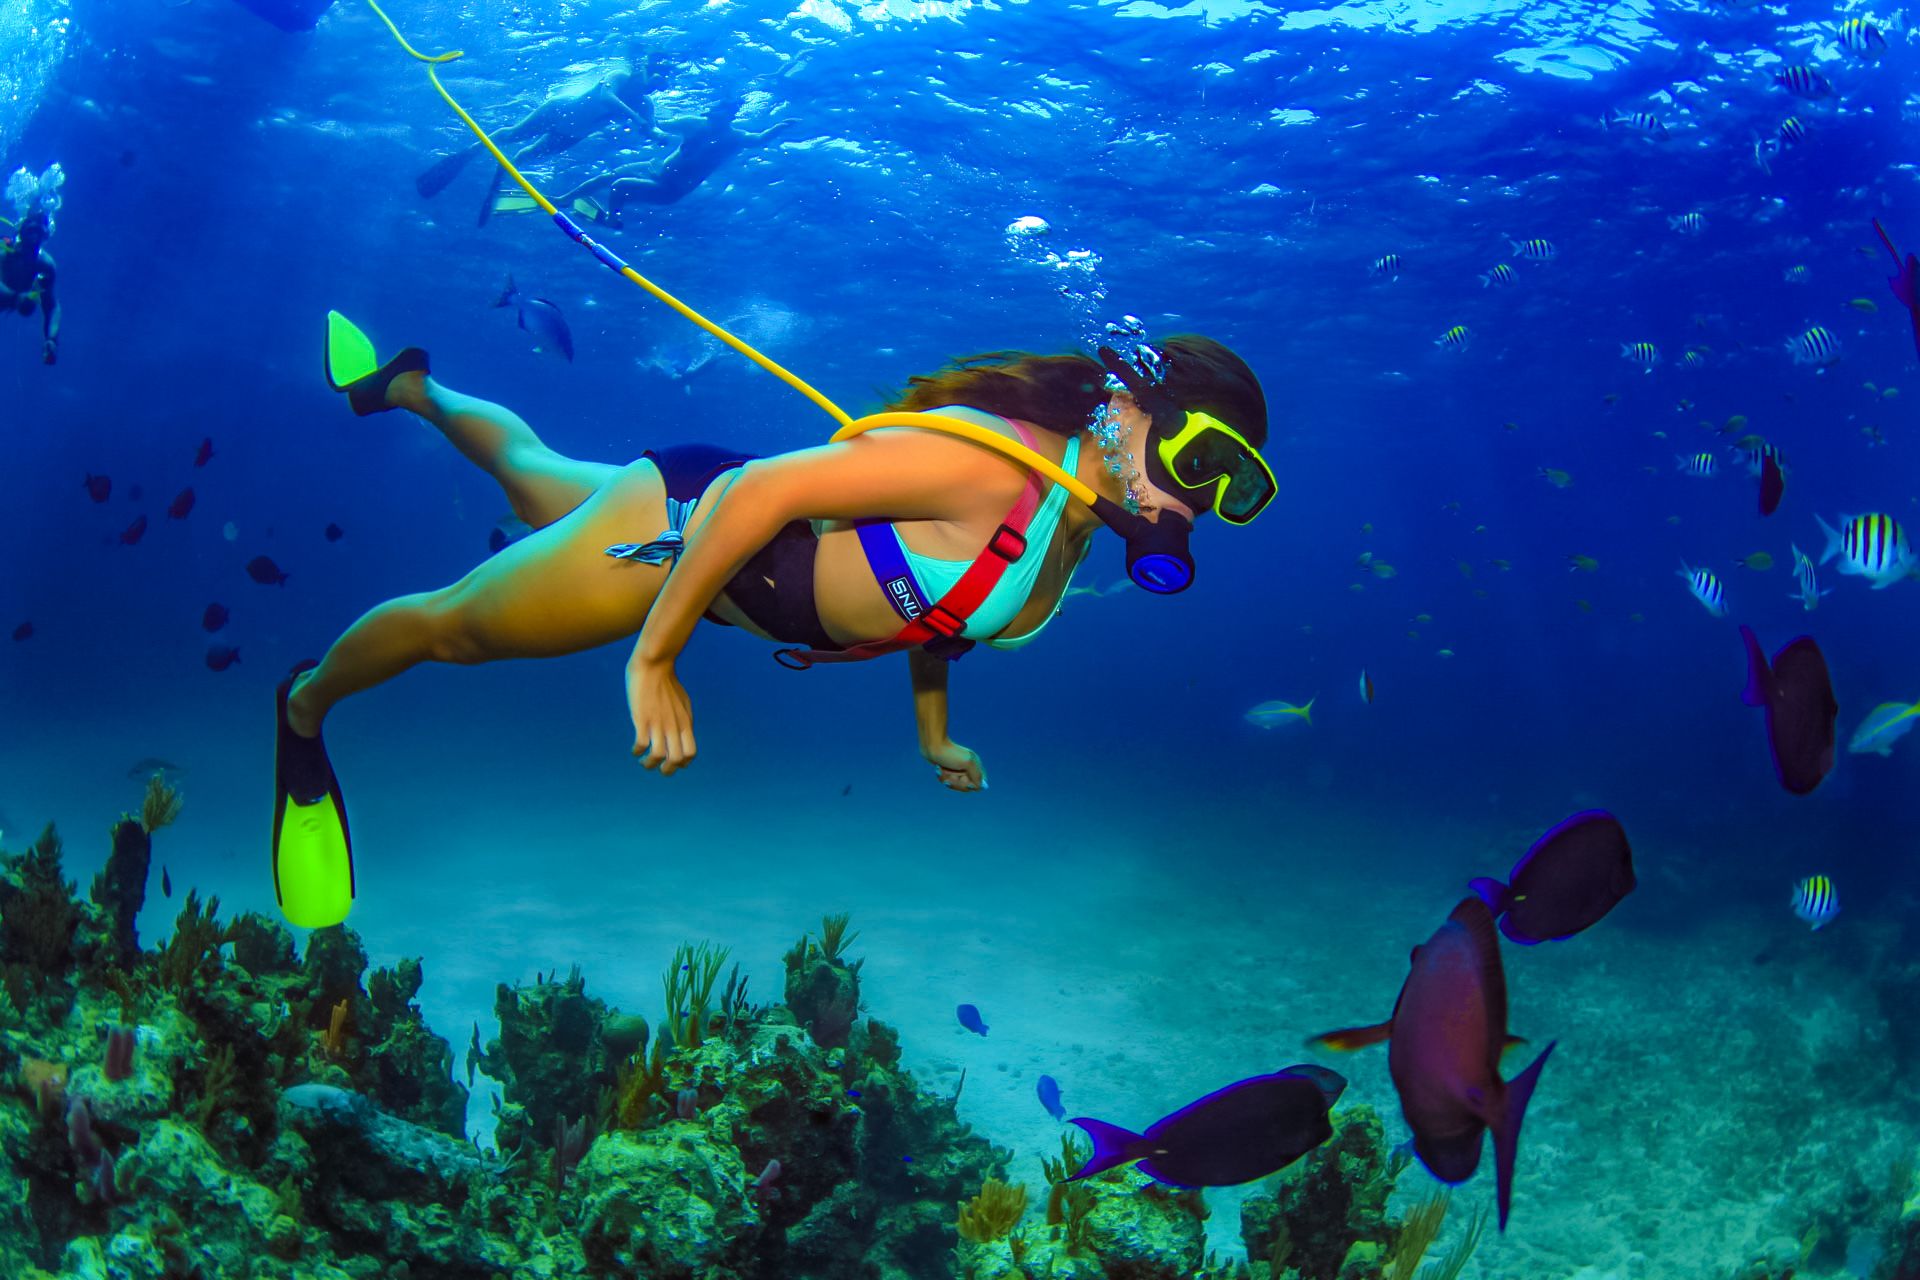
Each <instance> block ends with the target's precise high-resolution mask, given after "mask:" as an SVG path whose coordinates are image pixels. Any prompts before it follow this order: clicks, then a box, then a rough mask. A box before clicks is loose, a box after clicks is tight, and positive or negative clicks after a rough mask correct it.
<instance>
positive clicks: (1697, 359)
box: [1680, 351, 1707, 369]
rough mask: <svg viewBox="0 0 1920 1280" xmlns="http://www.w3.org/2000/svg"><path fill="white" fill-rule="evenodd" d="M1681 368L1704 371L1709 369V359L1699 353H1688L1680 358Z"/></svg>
mask: <svg viewBox="0 0 1920 1280" xmlns="http://www.w3.org/2000/svg"><path fill="white" fill-rule="evenodd" d="M1680 367H1681V368H1683V369H1704V368H1706V367H1707V358H1706V357H1705V356H1703V355H1701V354H1700V353H1699V352H1698V351H1687V352H1685V353H1683V354H1682V355H1681V357H1680Z"/></svg>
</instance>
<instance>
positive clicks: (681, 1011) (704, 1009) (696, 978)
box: [661, 942, 728, 1049]
mask: <svg viewBox="0 0 1920 1280" xmlns="http://www.w3.org/2000/svg"><path fill="white" fill-rule="evenodd" d="M727 954H728V952H727V948H725V947H716V946H714V945H713V944H712V943H711V942H702V943H698V944H695V943H691V942H683V943H681V944H680V945H679V947H677V948H675V950H674V953H673V963H672V964H670V965H668V966H667V972H666V976H665V978H663V979H662V980H661V986H662V988H663V989H664V991H665V994H666V998H667V1034H668V1035H669V1036H670V1037H672V1040H673V1043H674V1045H675V1046H677V1047H679V1048H683V1049H695V1048H698V1047H699V1045H700V1041H701V1039H702V1038H703V1037H704V1036H705V1034H706V1031H707V1019H708V1016H709V1011H710V1010H711V1008H712V1003H713V984H714V982H715V980H716V979H718V978H719V976H720V966H721V965H723V964H725V963H726V962H727Z"/></svg>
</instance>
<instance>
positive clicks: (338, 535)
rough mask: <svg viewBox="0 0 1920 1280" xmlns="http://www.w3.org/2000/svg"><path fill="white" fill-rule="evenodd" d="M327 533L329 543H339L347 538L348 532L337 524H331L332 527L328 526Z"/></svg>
mask: <svg viewBox="0 0 1920 1280" xmlns="http://www.w3.org/2000/svg"><path fill="white" fill-rule="evenodd" d="M326 532H327V541H328V542H338V541H340V539H342V538H344V537H346V536H347V531H346V530H345V529H342V528H341V527H340V526H339V525H337V524H330V525H328V526H327V531H326Z"/></svg>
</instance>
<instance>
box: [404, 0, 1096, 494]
mask: <svg viewBox="0 0 1920 1280" xmlns="http://www.w3.org/2000/svg"><path fill="white" fill-rule="evenodd" d="M367 7H368V8H370V9H372V10H373V12H374V14H375V15H376V16H377V17H378V18H379V19H380V21H382V22H384V23H385V24H386V26H387V30H388V31H390V32H392V33H393V38H394V40H395V41H396V42H397V43H398V44H399V45H400V47H401V48H402V49H404V50H405V51H406V52H407V55H408V56H409V57H412V58H415V59H417V60H419V61H421V62H424V63H426V64H427V79H429V80H431V81H432V82H433V87H434V89H435V90H436V91H437V92H438V93H439V94H440V96H441V97H442V98H443V99H445V100H446V104H447V105H448V106H449V107H452V108H453V112H454V114H455V115H457V116H459V117H460V121H461V123H462V124H464V125H466V126H467V128H468V129H470V130H472V132H473V136H474V137H476V138H478V139H479V140H480V145H481V146H483V147H485V148H486V149H487V151H488V153H489V154H491V155H492V156H493V159H494V163H496V164H498V165H499V166H500V167H501V169H503V170H504V171H505V172H506V175H507V176H508V177H509V178H512V179H513V180H514V182H516V183H517V184H519V187H520V189H521V190H522V191H524V192H526V193H527V195H528V197H529V198H530V199H532V201H533V202H534V203H535V204H537V205H539V206H540V209H541V212H543V213H545V214H547V216H549V217H551V218H552V219H553V221H554V225H556V226H558V227H559V228H560V230H562V231H564V232H565V233H566V234H567V238H568V239H570V240H572V241H573V242H574V243H575V244H578V245H579V246H581V247H582V248H583V249H585V250H586V251H587V252H589V253H591V254H592V255H593V256H594V257H595V258H597V259H599V261H600V263H601V265H602V266H604V267H606V268H607V269H608V270H609V271H612V272H613V273H614V274H616V275H619V276H623V277H625V278H626V279H628V280H631V281H632V282H633V283H634V284H637V285H639V286H640V287H641V288H642V289H645V290H646V291H647V292H648V293H650V294H652V295H653V296H654V297H655V298H657V299H659V300H660V301H661V302H663V303H665V304H666V305H667V306H668V307H670V308H672V309H673V310H674V311H675V312H677V313H679V314H680V315H681V316H682V317H683V318H685V319H687V320H689V321H691V322H692V323H693V324H695V325H697V326H698V327H699V328H701V329H703V330H705V331H706V332H708V333H710V334H712V335H713V336H714V337H715V338H718V339H719V340H720V341H721V342H724V343H726V344H727V346H729V347H732V348H733V349H734V350H735V351H738V352H739V353H740V354H741V355H743V356H745V357H746V358H747V359H749V360H751V361H753V362H754V363H755V364H757V365H759V366H760V367H761V368H762V369H765V370H766V371H767V372H768V373H771V374H772V375H773V376H774V377H776V378H778V379H780V380H781V381H782V382H784V383H786V384H787V385H788V386H790V387H792V388H793V389H794V390H795V391H798V392H799V393H800V394H801V395H803V396H805V397H806V398H807V399H809V400H811V401H813V403H814V404H816V405H818V406H819V407H820V409H821V410H822V411H824V412H825V413H826V414H827V415H828V416H829V417H831V418H832V419H833V420H834V421H835V422H837V423H838V424H840V429H839V430H838V431H835V432H834V433H833V436H832V440H833V441H834V442H835V443H838V442H840V441H842V440H851V439H852V438H853V437H854V436H857V435H859V434H861V433H862V432H866V431H871V430H873V429H875V428H876V427H925V428H930V429H932V430H935V431H940V432H944V433H945V434H947V435H952V436H959V437H961V438H962V439H965V440H970V441H972V442H973V443H975V444H978V445H981V446H982V447H984V448H987V449H991V450H993V451H994V452H995V453H998V454H1001V455H1002V456H1004V457H1006V458H1008V459H1010V460H1011V461H1013V462H1014V463H1016V464H1018V465H1019V466H1022V467H1026V468H1030V469H1032V470H1034V471H1038V472H1040V473H1041V474H1042V475H1044V476H1046V477H1047V478H1048V479H1049V480H1052V481H1053V482H1054V483H1055V484H1058V485H1062V486H1064V487H1065V488H1066V490H1067V492H1068V493H1070V494H1072V495H1073V496H1074V497H1075V498H1077V499H1078V500H1079V501H1081V502H1083V503H1085V504H1087V505H1088V506H1092V505H1093V504H1094V502H1095V500H1097V499H1098V497H1099V495H1098V494H1097V493H1095V492H1094V491H1093V489H1092V488H1091V487H1089V486H1088V485H1087V484H1085V483H1084V482H1083V481H1081V480H1080V479H1078V478H1077V477H1075V476H1074V475H1072V474H1070V473H1069V472H1067V471H1065V470H1063V469H1061V467H1060V466H1059V465H1058V464H1057V463H1054V462H1052V461H1050V460H1048V459H1047V458H1044V457H1042V456H1041V455H1040V454H1038V453H1035V452H1034V451H1033V450H1031V449H1028V448H1027V447H1026V446H1025V445H1023V444H1021V443H1020V442H1019V441H1017V440H1009V439H1008V438H1007V437H1005V436H1003V435H1000V434H999V433H998V432H995V431H992V430H989V429H988V428H986V427H983V426H981V425H979V424H978V423H974V422H967V421H964V420H963V419H960V418H949V417H947V416H946V415H944V414H938V413H906V412H888V413H875V414H869V415H868V416H866V417H864V418H861V419H859V420H858V421H855V420H854V418H853V416H852V415H851V414H849V413H847V412H846V411H845V410H844V409H842V408H841V407H840V406H839V405H837V404H835V403H834V402H833V401H831V400H829V399H827V397H826V396H825V395H823V394H822V393H821V392H819V391H817V390H815V389H814V387H813V386H812V384H810V383H808V382H807V381H806V379H804V378H802V377H801V376H800V375H799V374H797V373H794V372H793V371H792V370H790V369H788V368H786V367H785V366H784V365H782V364H780V363H779V362H778V361H775V360H773V359H771V358H770V357H768V356H765V355H763V354H761V353H760V352H759V351H757V350H755V349H754V348H753V347H752V346H751V345H749V344H748V343H747V342H745V341H744V340H742V339H740V338H737V337H735V336H734V335H733V334H732V333H730V332H728V331H727V330H726V329H725V328H723V327H721V326H720V325H717V324H715V323H714V322H713V321H711V320H709V319H707V318H706V317H705V316H703V315H701V314H700V313H699V312H698V311H695V310H694V309H693V308H692V307H690V306H688V305H687V304H686V303H684V302H682V301H680V299H678V298H676V297H674V296H673V295H672V294H670V293H668V292H667V291H666V290H665V289H662V288H661V287H660V286H659V285H657V284H655V283H654V282H653V281H651V280H649V279H647V278H646V277H645V276H643V275H641V274H640V273H639V272H638V271H635V270H634V269H633V267H632V266H630V265H629V264H628V263H627V262H626V261H624V260H623V259H622V258H621V257H620V256H619V255H618V254H616V253H614V252H613V251H612V250H611V249H609V248H607V247H606V246H605V245H603V244H601V243H600V242H599V241H598V240H595V239H594V238H593V237H592V236H591V235H589V234H588V233H587V232H586V230H585V229H584V228H582V227H581V226H580V224H579V223H577V222H575V221H574V220H573V219H572V218H571V217H569V216H568V215H567V214H564V213H562V212H561V211H560V210H558V209H556V208H554V207H553V202H552V201H551V200H549V199H547V197H546V196H545V195H543V194H542V193H541V191H540V189H539V188H538V187H536V186H534V185H533V183H532V182H530V181H528V180H527V177H526V175H525V174H523V173H521V172H520V170H519V169H517V168H515V167H514V164H513V161H511V160H509V159H508V158H507V156H506V153H505V152H503V151H501V150H500V148H499V147H498V146H496V145H495V144H494V141H493V139H492V138H490V137H488V136H487V131H486V130H485V129H482V128H481V127H480V125H479V123H478V122H477V121H475V120H474V118H473V117H472V116H470V115H468V114H467V111H466V108H465V107H462V106H461V105H460V104H459V103H458V102H456V101H455V100H454V97H453V95H452V94H451V93H448V92H447V86H446V85H444V84H442V83H440V71H439V66H440V64H441V63H444V62H452V61H454V60H455V59H457V58H462V57H465V56H466V55H465V54H464V53H463V52H462V51H460V50H458V49H455V50H454V51H452V52H451V53H439V54H426V53H421V52H420V51H419V50H418V49H416V48H414V47H413V46H412V45H411V44H409V43H407V38H406V37H405V36H403V35H401V34H400V28H399V27H397V26H395V25H394V23H393V19H392V18H389V17H388V16H387V15H386V11H385V10H383V9H382V8H381V7H380V5H379V4H378V2H377V0H367Z"/></svg>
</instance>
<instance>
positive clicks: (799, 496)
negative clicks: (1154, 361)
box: [627, 430, 1007, 773]
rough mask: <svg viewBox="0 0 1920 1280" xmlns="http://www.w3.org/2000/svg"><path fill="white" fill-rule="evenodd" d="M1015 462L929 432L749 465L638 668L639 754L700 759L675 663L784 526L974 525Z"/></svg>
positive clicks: (631, 693) (691, 549)
mask: <svg viewBox="0 0 1920 1280" xmlns="http://www.w3.org/2000/svg"><path fill="white" fill-rule="evenodd" d="M1006 471H1007V464H1006V463H1005V462H1004V461H1002V460H1001V459H1000V458H999V456H998V455H996V454H992V453H989V452H988V451H987V450H984V449H980V448H977V447H975V446H971V445H965V444H962V443H960V442H956V441H948V440H945V439H941V438H938V437H930V436H929V435H928V434H927V433H925V432H916V431H905V430H902V431H880V432H875V433H873V434H870V435H862V436H856V437H855V438H853V439H852V440H848V441H846V442H844V443H841V444H828V445H821V446H819V447H818V448H813V449H802V450H799V451H798V452H795V453H786V454H780V455H778V456H776V457H772V458H761V459H757V460H756V461H753V462H749V463H748V464H746V466H744V467H742V468H741V469H740V474H739V475H738V477H736V478H735V480H734V482H733V483H732V485H731V486H729V487H728V488H727V490H726V492H725V493H724V494H722V495H721V496H720V498H719V500H718V501H717V502H716V503H715V505H714V506H713V508H712V509H711V510H710V511H709V512H708V513H707V514H706V516H705V518H704V519H703V520H702V521H701V523H700V525H699V528H698V531H697V532H696V533H695V535H694V536H693V537H692V538H690V539H689V540H688V541H687V547H686V550H685V552H683V553H682V555H681V557H680V562H679V564H677V565H676V566H675V567H674V570H673V572H672V573H670V574H669V575H667V581H666V584H665V586H663V587H662V588H661V591H660V598H659V599H658V600H656V601H655V602H654V605H653V609H652V610H651V611H650V612H649V613H648V615H647V621H646V625H645V626H643V627H642V628H641V629H640V638H639V639H638V640H637V641H636V642H635V644H634V648H633V656H632V657H631V658H630V659H629V660H628V662H627V699H628V704H629V707H630V709H631V710H632V712H633V727H634V745H633V753H634V754H635V755H636V756H639V757H641V762H642V763H643V764H645V765H646V766H647V768H649V769H653V768H658V769H659V770H660V771H661V772H662V773H673V772H674V771H675V770H677V769H680V768H682V767H684V766H685V765H686V764H687V763H689V762H690V761H691V760H692V759H693V756H694V740H693V716H692V711H691V707H690V704H689V703H688V700H687V696H686V691H685V690H684V689H683V688H681V686H680V683H679V681H678V680H677V679H676V678H675V677H674V674H673V664H674V661H675V659H676V658H678V657H679V655H680V651H681V650H682V649H684V648H685V647H686V644H687V641H688V639H689V638H690V637H691V636H692V635H693V628H694V626H695V625H696V624H697V623H698V622H699V620H700V615H701V613H702V612H704V611H705V610H706V609H707V608H708V607H709V606H710V605H712V603H713V601H714V598H715V597H716V596H718V595H719V594H720V593H721V591H722V590H724V589H725V588H726V585H727V583H728V582H730V581H731V580H732V579H733V576H734V575H735V574H736V573H738V572H740V569H741V567H742V566H743V565H745V564H746V562H747V560H748V559H749V558H750V557H752V555H753V553H754V552H756V551H758V550H759V549H760V548H761V547H763V546H765V545H766V544H767V543H768V542H769V541H771V540H772V538H773V536H774V534H775V533H777V532H779V530H780V528H781V526H783V525H785V524H787V523H788V522H789V521H792V520H798V519H802V518H813V519H822V520H859V519H865V518H868V517H876V516H888V517H893V518H895V519H907V520H952V519H963V518H965V517H966V516H967V515H969V514H970V510H971V507H972V506H973V505H976V504H978V502H979V501H980V498H979V495H980V492H981V489H982V487H983V486H992V485H993V484H994V482H995V481H996V479H999V478H1000V477H1002V476H1003V475H1004V473H1005V472H1006Z"/></svg>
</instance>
